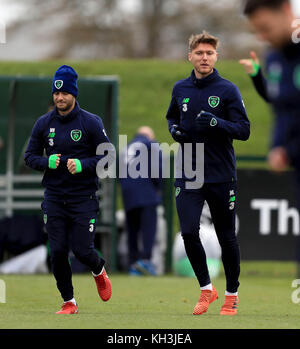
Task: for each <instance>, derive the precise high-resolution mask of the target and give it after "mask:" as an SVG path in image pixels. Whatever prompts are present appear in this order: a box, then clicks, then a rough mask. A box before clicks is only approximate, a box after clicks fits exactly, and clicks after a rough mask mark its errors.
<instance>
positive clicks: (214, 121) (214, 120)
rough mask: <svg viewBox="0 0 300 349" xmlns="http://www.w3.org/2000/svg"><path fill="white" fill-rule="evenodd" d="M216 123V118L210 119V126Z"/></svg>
mask: <svg viewBox="0 0 300 349" xmlns="http://www.w3.org/2000/svg"><path fill="white" fill-rule="evenodd" d="M217 123H218V121H217V119H216V118H212V119H211V120H210V126H216V125H217Z"/></svg>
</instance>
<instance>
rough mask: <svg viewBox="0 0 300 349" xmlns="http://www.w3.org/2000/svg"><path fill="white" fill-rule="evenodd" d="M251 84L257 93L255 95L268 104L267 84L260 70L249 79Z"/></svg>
mask: <svg viewBox="0 0 300 349" xmlns="http://www.w3.org/2000/svg"><path fill="white" fill-rule="evenodd" d="M251 80H252V83H253V85H254V87H255V89H256V91H257V93H258V94H259V95H260V96H261V97H262V98H263V99H264V100H265V101H266V102H268V103H269V102H270V99H269V97H268V93H267V82H266V79H265V77H264V75H263V72H262V70H261V68H259V70H258V73H257V74H256V75H255V76H252V77H251Z"/></svg>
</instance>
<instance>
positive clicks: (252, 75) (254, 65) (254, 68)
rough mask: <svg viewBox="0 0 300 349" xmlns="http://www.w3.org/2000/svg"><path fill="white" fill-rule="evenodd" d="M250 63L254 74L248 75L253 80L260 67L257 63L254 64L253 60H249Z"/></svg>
mask: <svg viewBox="0 0 300 349" xmlns="http://www.w3.org/2000/svg"><path fill="white" fill-rule="evenodd" d="M251 62H252V67H253V70H254V72H253V73H250V74H249V75H250V76H251V77H252V78H254V77H255V76H256V75H257V74H258V72H259V69H260V65H259V64H258V63H256V62H254V60H253V59H251Z"/></svg>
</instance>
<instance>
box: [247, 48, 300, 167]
mask: <svg viewBox="0 0 300 349" xmlns="http://www.w3.org/2000/svg"><path fill="white" fill-rule="evenodd" d="M265 63H266V64H265V72H266V73H265V76H264V75H263V73H262V69H260V70H259V72H258V74H257V75H256V76H255V77H253V78H252V81H253V83H254V86H255V88H256V90H257V92H258V93H259V94H260V96H261V97H262V98H263V99H264V100H265V101H266V102H268V103H270V104H271V105H272V108H273V111H274V114H275V120H274V121H275V122H274V127H273V135H272V143H271V147H272V148H273V147H277V146H283V147H285V148H286V149H287V152H288V155H289V157H290V160H291V163H292V165H293V166H294V167H295V168H297V169H298V170H300V107H299V101H300V44H293V43H290V44H288V45H287V46H285V47H284V48H283V49H282V50H271V51H269V52H268V54H267V56H266V62H265Z"/></svg>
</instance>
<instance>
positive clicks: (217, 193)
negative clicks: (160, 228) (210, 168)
mask: <svg viewBox="0 0 300 349" xmlns="http://www.w3.org/2000/svg"><path fill="white" fill-rule="evenodd" d="M178 191H179V189H177V196H176V206H177V212H178V216H179V221H180V227H181V234H182V238H183V241H184V246H185V250H186V253H187V256H188V258H189V261H190V263H191V265H192V267H193V270H194V272H195V274H196V277H197V279H198V282H199V284H200V287H203V286H206V285H207V284H209V283H210V282H211V281H210V277H209V272H208V268H207V263H206V254H205V251H204V248H203V246H202V243H201V240H200V237H199V228H200V217H201V213H202V209H203V205H204V201H206V202H207V204H208V206H209V208H210V212H211V217H212V221H213V224H214V227H215V230H216V234H217V237H218V240H219V243H220V246H221V250H222V262H223V266H224V271H225V276H226V290H227V291H228V292H237V289H238V287H239V281H238V278H239V275H240V250H239V244H238V241H237V237H236V234H235V215H236V203H237V201H236V182H229V183H216V184H215V183H213V184H211V183H208V184H204V185H203V187H202V188H201V189H194V190H193V189H184V188H181V189H180V191H179V194H178Z"/></svg>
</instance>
